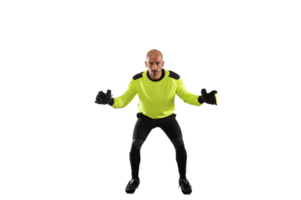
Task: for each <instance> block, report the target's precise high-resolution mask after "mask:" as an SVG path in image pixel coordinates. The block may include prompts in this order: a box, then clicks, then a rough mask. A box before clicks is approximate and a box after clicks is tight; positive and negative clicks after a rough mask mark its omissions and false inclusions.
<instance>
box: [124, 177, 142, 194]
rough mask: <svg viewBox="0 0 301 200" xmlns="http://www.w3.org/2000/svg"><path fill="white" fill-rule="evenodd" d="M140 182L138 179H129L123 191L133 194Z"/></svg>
mask: <svg viewBox="0 0 301 200" xmlns="http://www.w3.org/2000/svg"><path fill="white" fill-rule="evenodd" d="M139 184H140V179H131V180H130V181H129V183H128V184H127V186H126V188H125V191H126V193H128V194H133V193H134V192H135V190H136V188H138V186H139Z"/></svg>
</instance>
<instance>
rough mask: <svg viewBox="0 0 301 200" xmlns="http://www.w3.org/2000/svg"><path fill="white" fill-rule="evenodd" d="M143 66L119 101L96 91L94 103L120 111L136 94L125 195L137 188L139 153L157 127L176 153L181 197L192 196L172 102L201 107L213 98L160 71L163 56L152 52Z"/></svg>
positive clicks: (185, 154)
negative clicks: (176, 101)
mask: <svg viewBox="0 0 301 200" xmlns="http://www.w3.org/2000/svg"><path fill="white" fill-rule="evenodd" d="M145 66H146V68H147V70H145V71H143V72H141V73H138V74H136V75H134V76H133V78H132V80H131V81H130V83H129V84H128V89H127V91H125V92H124V94H122V95H121V96H119V97H116V98H112V96H111V90H107V94H105V93H104V92H102V91H100V92H99V93H98V95H97V97H96V101H95V103H98V104H109V105H110V106H111V107H113V108H123V107H125V106H126V105H127V104H129V103H130V102H131V101H132V99H133V98H134V97H135V96H136V94H137V93H138V95H139V103H138V113H137V118H138V119H137V122H136V125H135V127H134V133H133V142H132V146H131V151H130V156H129V157H130V163H131V170H132V179H131V180H130V181H129V182H128V184H127V186H126V192H127V193H129V194H132V193H134V192H135V190H136V188H138V186H139V184H140V178H139V176H138V172H139V164H140V149H141V146H142V144H143V143H144V141H145V140H146V138H147V136H148V134H149V133H150V131H151V130H152V129H153V128H156V127H160V128H161V129H162V130H163V131H164V132H165V133H166V134H167V136H168V138H169V139H170V141H171V142H172V143H173V145H174V147H175V150H176V161H177V164H178V170H179V174H180V178H179V186H181V190H182V192H183V194H190V193H191V192H192V190H191V185H190V183H189V181H188V180H187V178H186V161H187V153H186V149H185V146H184V142H183V138H182V132H181V129H180V126H179V124H178V122H177V120H176V118H175V117H176V114H174V109H175V105H174V98H175V94H177V95H178V96H179V97H180V98H181V99H182V100H183V101H184V102H185V103H188V104H191V105H195V106H201V105H202V104H203V103H204V102H205V103H208V104H215V105H217V104H216V102H217V99H216V96H215V94H216V93H217V91H212V92H210V93H208V94H207V92H206V90H205V89H202V91H201V93H202V95H200V96H199V95H194V94H192V93H190V92H189V91H188V90H187V89H186V88H185V86H184V83H183V80H182V78H181V77H180V76H179V75H178V74H177V73H175V72H173V71H171V70H166V69H162V68H163V66H164V61H163V55H162V53H161V52H160V51H158V50H156V49H153V50H151V51H149V52H148V53H147V54H146V61H145Z"/></svg>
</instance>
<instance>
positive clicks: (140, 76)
mask: <svg viewBox="0 0 301 200" xmlns="http://www.w3.org/2000/svg"><path fill="white" fill-rule="evenodd" d="M142 74H143V72H140V73H138V74H136V75H135V76H133V79H134V80H137V79H138V78H142Z"/></svg>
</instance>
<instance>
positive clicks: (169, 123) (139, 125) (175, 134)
mask: <svg viewBox="0 0 301 200" xmlns="http://www.w3.org/2000/svg"><path fill="white" fill-rule="evenodd" d="M175 117H176V114H172V115H170V116H168V117H165V118H162V119H152V118H149V117H147V116H145V115H143V114H142V113H138V114H137V118H138V120H137V122H136V125H135V128H134V133H133V142H132V146H131V151H130V163H131V169H132V178H135V179H137V178H139V175H138V174H139V164H140V149H141V146H142V144H143V142H144V141H145V140H146V138H147V136H148V134H149V133H150V131H151V130H152V129H153V128H156V127H160V128H161V129H162V130H163V131H164V132H165V133H166V135H167V136H168V138H169V139H170V141H171V142H172V143H173V145H174V147H175V150H176V161H177V164H178V169H179V174H180V178H184V179H185V178H186V162H187V153H186V149H185V147H184V142H183V138H182V132H181V128H180V126H179V124H178V122H177V120H176V118H175Z"/></svg>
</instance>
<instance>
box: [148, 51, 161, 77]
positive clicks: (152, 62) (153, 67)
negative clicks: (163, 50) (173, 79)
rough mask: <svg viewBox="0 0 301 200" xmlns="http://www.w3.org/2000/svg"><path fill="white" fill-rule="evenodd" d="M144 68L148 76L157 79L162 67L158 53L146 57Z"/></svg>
mask: <svg viewBox="0 0 301 200" xmlns="http://www.w3.org/2000/svg"><path fill="white" fill-rule="evenodd" d="M145 66H146V68H147V69H148V71H149V75H150V76H151V77H153V78H159V75H160V74H161V70H162V68H163V66H164V61H163V60H162V57H161V54H160V53H154V54H150V55H148V56H147V57H146V61H145Z"/></svg>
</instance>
